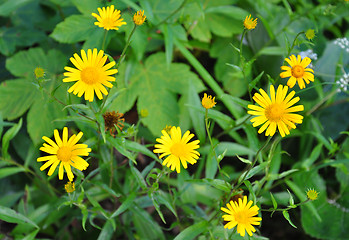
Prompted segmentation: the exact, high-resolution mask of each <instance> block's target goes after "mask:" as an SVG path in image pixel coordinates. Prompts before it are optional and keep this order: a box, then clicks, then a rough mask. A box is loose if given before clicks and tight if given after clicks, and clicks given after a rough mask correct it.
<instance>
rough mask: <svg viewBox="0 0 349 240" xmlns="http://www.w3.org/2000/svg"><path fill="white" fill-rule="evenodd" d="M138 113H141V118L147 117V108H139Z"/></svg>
mask: <svg viewBox="0 0 349 240" xmlns="http://www.w3.org/2000/svg"><path fill="white" fill-rule="evenodd" d="M140 115H141V117H142V118H146V117H148V115H149V111H148V109H141V111H140Z"/></svg>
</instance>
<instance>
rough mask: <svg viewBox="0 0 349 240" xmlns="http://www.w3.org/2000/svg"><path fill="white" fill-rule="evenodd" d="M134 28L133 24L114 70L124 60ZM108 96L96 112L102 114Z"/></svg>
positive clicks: (135, 26)
mask: <svg viewBox="0 0 349 240" xmlns="http://www.w3.org/2000/svg"><path fill="white" fill-rule="evenodd" d="M136 28H137V25H136V24H135V25H134V27H133V29H132V32H131V33H130V35H129V36H128V38H127V42H126V45H125V47H124V49H123V50H122V53H121V55H120V58H119V61H118V63H117V64H116V65H115V68H116V69H118V68H119V66H120V64H121V63H122V62H123V60H124V58H125V54H126V50H127V48H128V47H129V46H130V43H131V38H132V36H133V34H134V32H135V31H136ZM108 96H109V94H108V95H107V96H105V98H104V99H103V102H102V104H101V107H100V108H99V111H98V112H102V110H103V108H104V105H105V103H106V101H107V99H108Z"/></svg>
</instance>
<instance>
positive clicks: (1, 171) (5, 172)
mask: <svg viewBox="0 0 349 240" xmlns="http://www.w3.org/2000/svg"><path fill="white" fill-rule="evenodd" d="M19 172H24V169H23V168H19V167H8V168H0V179H1V178H5V177H7V176H11V175H13V174H16V173H19Z"/></svg>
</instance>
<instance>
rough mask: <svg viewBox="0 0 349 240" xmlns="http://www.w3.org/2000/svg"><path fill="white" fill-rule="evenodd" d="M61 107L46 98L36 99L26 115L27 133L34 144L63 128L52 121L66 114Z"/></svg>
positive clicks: (60, 123)
mask: <svg viewBox="0 0 349 240" xmlns="http://www.w3.org/2000/svg"><path fill="white" fill-rule="evenodd" d="M61 90H63V89H61ZM62 107H63V106H62V105H61V104H60V103H58V102H56V101H52V100H51V99H50V98H48V96H42V97H41V96H38V97H37V99H36V100H35V102H34V104H33V105H32V106H31V108H30V110H29V112H28V115H27V121H28V123H27V128H28V133H29V136H30V138H31V139H32V140H33V142H34V143H35V144H38V143H40V142H41V141H42V140H41V138H42V136H52V135H53V131H54V129H60V128H62V127H63V126H64V125H63V123H62V122H56V121H54V120H56V119H58V118H63V117H65V116H66V114H67V113H66V111H62ZM38 116H40V117H38Z"/></svg>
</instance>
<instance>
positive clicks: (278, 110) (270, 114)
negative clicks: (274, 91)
mask: <svg viewBox="0 0 349 240" xmlns="http://www.w3.org/2000/svg"><path fill="white" fill-rule="evenodd" d="M283 115H284V108H283V107H282V106H281V105H280V104H278V103H272V104H271V105H270V106H268V107H267V108H266V109H265V116H266V117H267V119H268V120H269V121H272V122H277V121H280V120H281V117H282V116H283Z"/></svg>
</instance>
